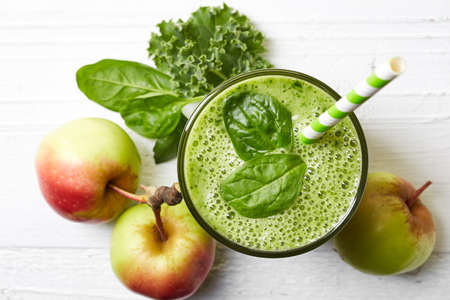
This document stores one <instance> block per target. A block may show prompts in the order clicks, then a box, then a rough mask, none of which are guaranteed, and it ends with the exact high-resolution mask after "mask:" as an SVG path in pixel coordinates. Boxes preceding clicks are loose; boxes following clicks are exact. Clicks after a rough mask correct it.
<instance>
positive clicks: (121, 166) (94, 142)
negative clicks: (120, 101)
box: [36, 118, 141, 223]
mask: <svg viewBox="0 0 450 300" xmlns="http://www.w3.org/2000/svg"><path fill="white" fill-rule="evenodd" d="M140 165H141V159H140V156H139V153H138V151H137V149H136V146H135V144H134V143H133V141H132V140H131V139H130V137H129V136H128V134H127V133H126V132H125V131H124V130H123V129H122V128H120V127H119V126H117V125H116V124H114V123H113V122H111V121H108V120H105V119H100V118H85V119H78V120H74V121H71V122H68V123H66V124H64V125H63V126H61V127H59V128H58V129H56V130H55V131H53V132H51V133H50V134H49V135H47V136H46V137H45V138H44V139H43V141H42V143H41V144H40V146H39V149H38V152H37V156H36V170H37V177H38V181H39V185H40V188H41V191H42V194H43V195H44V197H45V199H46V200H47V202H48V204H49V205H50V206H51V207H52V208H53V209H54V210H55V211H56V212H57V213H59V214H60V215H61V216H63V217H65V218H67V219H70V220H72V221H79V222H93V223H99V222H107V221H110V220H112V219H114V218H115V217H116V216H118V215H119V214H120V213H121V212H122V211H123V210H124V209H125V208H126V207H128V206H129V203H130V202H129V199H127V198H126V197H124V196H122V195H120V194H118V193H116V192H114V191H113V190H112V189H109V188H107V186H108V184H109V183H113V184H114V185H116V186H118V187H120V188H122V189H124V190H126V191H132V192H134V191H135V190H136V188H137V185H138V179H139V171H140Z"/></svg>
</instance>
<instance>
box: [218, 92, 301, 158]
mask: <svg viewBox="0 0 450 300" xmlns="http://www.w3.org/2000/svg"><path fill="white" fill-rule="evenodd" d="M223 120H224V123H225V128H226V130H227V132H228V135H229V136H230V139H231V142H232V143H233V146H234V150H235V151H236V154H237V155H239V157H240V158H241V159H242V160H249V159H252V158H254V157H257V156H260V155H263V154H265V153H268V152H270V151H273V150H276V149H279V148H284V149H286V150H287V151H290V150H291V148H292V139H293V132H292V119H291V112H290V111H289V110H288V109H287V108H286V107H285V106H284V105H283V104H282V103H280V102H279V101H278V100H276V99H274V98H273V97H271V96H269V95H265V94H258V93H253V92H239V93H234V94H231V95H230V96H228V97H227V98H226V99H225V101H224V105H223Z"/></svg>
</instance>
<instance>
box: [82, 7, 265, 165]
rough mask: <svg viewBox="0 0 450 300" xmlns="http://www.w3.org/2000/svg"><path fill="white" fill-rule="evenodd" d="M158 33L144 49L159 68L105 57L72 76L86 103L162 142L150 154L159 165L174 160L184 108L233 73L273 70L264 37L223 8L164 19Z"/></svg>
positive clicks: (237, 15) (226, 8) (229, 9)
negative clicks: (116, 115) (110, 112)
mask: <svg viewBox="0 0 450 300" xmlns="http://www.w3.org/2000/svg"><path fill="white" fill-rule="evenodd" d="M159 29H160V34H159V35H157V34H152V38H151V41H150V46H149V48H148V51H149V54H150V56H152V57H153V59H154V63H155V64H156V66H157V67H158V69H155V68H152V67H150V66H147V65H144V64H141V63H138V62H132V61H123V60H114V59H104V60H101V61H99V62H97V63H95V64H91V65H86V66H84V67H82V68H80V69H79V70H78V72H77V74H76V80H77V84H78V87H79V89H80V90H81V91H82V92H83V93H84V94H85V95H86V96H87V97H88V98H89V99H91V100H92V101H94V102H96V103H98V104H100V105H102V106H104V107H106V108H108V109H110V110H113V111H116V112H120V114H121V115H122V117H123V118H124V119H125V122H126V124H127V126H128V127H130V128H131V129H133V130H134V131H136V132H137V133H139V134H141V135H143V136H145V137H149V138H160V140H158V141H157V142H156V145H155V151H154V153H155V159H156V161H157V162H160V161H164V160H165V159H167V158H168V157H173V156H174V154H173V153H174V151H176V143H178V140H179V137H180V135H179V134H178V132H179V130H181V129H180V128H181V127H183V126H182V124H179V122H180V120H184V117H182V115H181V109H182V107H183V106H184V105H186V104H187V103H192V102H198V101H200V100H201V99H202V98H203V96H202V95H204V94H206V93H209V92H210V91H211V89H213V88H214V87H216V86H217V85H218V84H220V83H221V82H222V81H224V80H225V79H228V78H229V77H231V76H233V75H236V74H240V73H242V72H246V71H250V70H254V69H260V68H266V67H270V66H271V65H270V64H269V63H268V62H267V61H266V60H265V59H264V58H263V57H262V56H261V54H262V53H263V52H264V50H265V49H264V47H263V41H264V38H263V36H262V34H261V33H260V32H259V31H257V30H255V28H254V27H253V25H251V24H250V22H249V20H248V18H247V17H246V16H244V15H240V14H239V13H238V12H236V11H233V10H232V9H231V8H229V7H228V6H226V5H225V4H224V6H223V7H201V8H200V9H198V10H197V11H196V12H194V13H193V14H192V16H191V17H190V18H189V19H188V20H187V21H186V22H182V21H178V22H176V23H175V22H173V21H169V22H164V21H163V22H162V23H161V24H159ZM182 97H186V98H182ZM174 149H175V150H174Z"/></svg>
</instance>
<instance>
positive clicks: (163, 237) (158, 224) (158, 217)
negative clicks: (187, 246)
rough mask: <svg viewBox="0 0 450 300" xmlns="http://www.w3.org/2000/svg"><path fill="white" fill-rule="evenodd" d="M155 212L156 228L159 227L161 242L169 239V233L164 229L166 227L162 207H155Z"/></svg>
mask: <svg viewBox="0 0 450 300" xmlns="http://www.w3.org/2000/svg"><path fill="white" fill-rule="evenodd" d="M152 209H153V213H154V214H155V220H156V228H157V229H158V233H159V238H160V239H161V242H165V241H167V235H166V232H165V231H164V227H163V224H162V220H161V208H153V207H152Z"/></svg>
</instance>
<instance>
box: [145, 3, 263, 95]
mask: <svg viewBox="0 0 450 300" xmlns="http://www.w3.org/2000/svg"><path fill="white" fill-rule="evenodd" d="M158 27H159V30H160V34H156V33H153V34H152V37H151V40H150V46H149V48H148V52H149V55H150V57H152V58H153V61H154V63H155V65H156V66H157V68H158V69H159V70H160V71H162V72H164V73H167V74H169V75H170V76H171V77H172V79H173V81H174V83H175V88H176V91H177V92H178V93H180V94H182V95H184V96H186V97H195V96H199V95H204V94H206V93H208V92H210V91H211V90H212V89H213V88H214V87H216V86H217V85H219V84H220V83H221V82H222V81H224V80H226V79H228V78H230V77H232V76H234V75H237V74H240V73H243V72H247V71H251V70H256V69H262V68H268V67H271V64H270V63H269V62H268V61H267V60H266V59H264V58H263V57H262V56H261V54H262V53H263V52H264V51H265V49H264V46H263V42H264V37H263V35H262V33H261V32H259V31H258V30H256V29H255V27H254V26H253V25H252V24H251V23H250V21H249V19H248V18H247V17H246V16H244V15H241V14H239V13H238V12H237V11H234V10H233V9H232V8H230V7H228V6H227V5H225V4H224V5H223V7H201V8H200V9H198V10H197V11H195V12H194V13H193V14H192V16H191V17H190V18H189V19H188V20H187V21H186V22H183V21H181V20H179V21H177V22H174V21H172V20H170V21H168V22H166V21H163V22H162V23H160V24H158Z"/></svg>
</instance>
